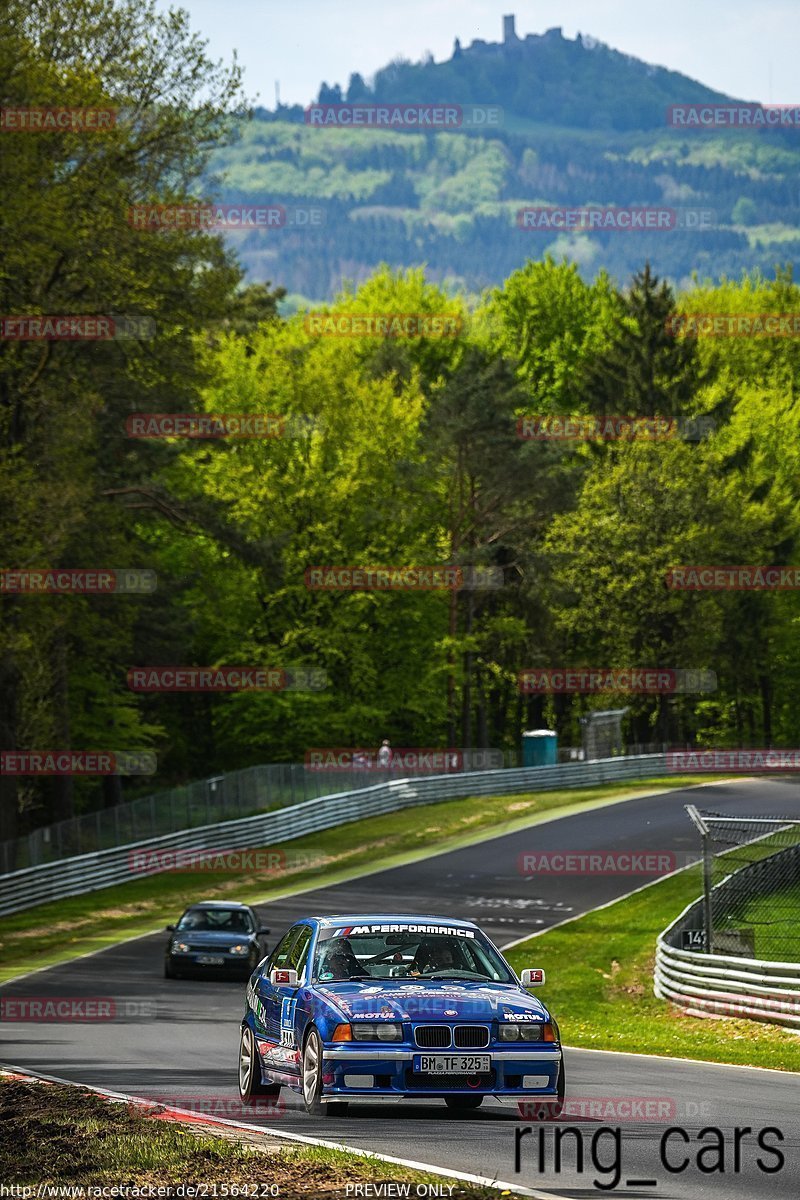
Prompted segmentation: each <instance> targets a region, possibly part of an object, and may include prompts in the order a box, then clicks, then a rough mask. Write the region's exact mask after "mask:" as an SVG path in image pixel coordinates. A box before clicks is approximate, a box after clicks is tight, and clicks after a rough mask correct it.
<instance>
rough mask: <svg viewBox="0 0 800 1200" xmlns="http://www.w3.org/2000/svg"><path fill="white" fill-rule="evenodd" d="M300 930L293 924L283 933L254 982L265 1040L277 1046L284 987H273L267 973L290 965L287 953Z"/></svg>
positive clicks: (300, 926)
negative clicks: (259, 1003)
mask: <svg viewBox="0 0 800 1200" xmlns="http://www.w3.org/2000/svg"><path fill="white" fill-rule="evenodd" d="M302 931H303V926H302V925H293V926H292V928H291V929H290V930H289V931H288V933H286V934H284V936H283V937H282V938H281V940H280V941H279V942H278V945H277V946H276V947H275V949H274V950H273V951H272V954H271V955H270V956H269V958H268V959H267V961H266V962H265V963H264V966H263V968H262V970H261V973H260V974H259V977H258V982H257V984H256V988H257V991H258V999H259V1000H260V1002H261V1013H262V1022H263V1026H264V1033H265V1034H266V1040H267V1041H268V1042H269V1043H271V1044H272V1045H275V1046H279V1045H280V1042H281V1002H282V1000H283V993H284V992H285V990H286V989H285V988H284V989H279V988H276V987H274V986H273V985H272V984H271V983H270V981H269V973H270V971H273V970H274V969H275V968H276V967H288V966H290V965H291V964H290V963H289V954H290V953H291V950H292V947H293V946H294V944H295V943H296V942H297V939H298V938H299V937H300V934H301V933H302ZM268 1057H269V1058H270V1059H273V1058H275V1055H274V1053H273V1052H272V1051H271V1050H270V1051H269V1052H268Z"/></svg>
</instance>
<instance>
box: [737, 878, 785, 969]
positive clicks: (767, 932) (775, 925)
mask: <svg viewBox="0 0 800 1200" xmlns="http://www.w3.org/2000/svg"><path fill="white" fill-rule="evenodd" d="M736 924H737V925H742V926H748V927H750V928H751V929H752V930H753V932H754V934H755V957H756V958H769V959H771V960H772V961H773V962H800V883H798V884H795V886H794V887H791V888H783V889H781V890H780V891H775V892H772V893H771V894H770V895H769V896H755V897H754V898H753V899H752V900H749V901H747V902H746V903H745V904H743V905H742V907H741V910H740V911H739V912H738V913H737V915H736Z"/></svg>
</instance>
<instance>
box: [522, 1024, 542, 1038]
mask: <svg viewBox="0 0 800 1200" xmlns="http://www.w3.org/2000/svg"><path fill="white" fill-rule="evenodd" d="M520 1033H521V1034H522V1040H523V1042H540V1041H541V1040H542V1027H541V1025H523V1026H522V1028H521V1029H520Z"/></svg>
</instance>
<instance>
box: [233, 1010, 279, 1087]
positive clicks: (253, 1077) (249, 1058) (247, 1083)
mask: <svg viewBox="0 0 800 1200" xmlns="http://www.w3.org/2000/svg"><path fill="white" fill-rule="evenodd" d="M280 1090H281V1085H280V1084H279V1083H262V1082H261V1063H260V1062H259V1060H258V1051H257V1050H256V1039H255V1038H254V1037H253V1031H252V1029H251V1028H250V1026H249V1025H243V1026H242V1032H241V1036H240V1038H239V1099H240V1100H241V1102H242V1104H255V1103H256V1101H257V1100H258V1098H259V1096H277V1095H279V1093H280Z"/></svg>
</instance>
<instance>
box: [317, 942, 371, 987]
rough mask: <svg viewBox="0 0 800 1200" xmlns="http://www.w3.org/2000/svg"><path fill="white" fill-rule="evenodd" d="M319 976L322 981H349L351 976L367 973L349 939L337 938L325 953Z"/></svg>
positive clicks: (321, 960)
mask: <svg viewBox="0 0 800 1200" xmlns="http://www.w3.org/2000/svg"><path fill="white" fill-rule="evenodd" d="M319 974H320V979H349V978H350V976H351V975H364V974H365V972H364V969H363V967H362V966H361V964H360V963H359V961H358V959H357V958H356V956H355V953H354V951H353V947H352V946H351V945H350V942H349V941H348V939H347V938H337V939H336V940H334V941H331V943H330V944H329V945H328V946H326V948H325V950H324V951H323V955H322V957H321V958H320V964H319Z"/></svg>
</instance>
